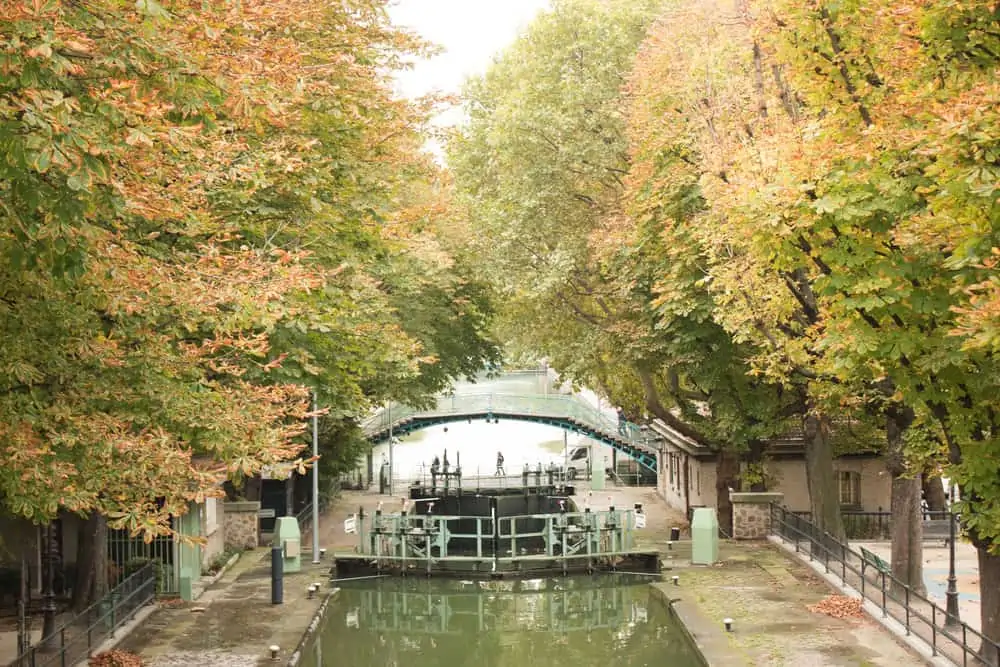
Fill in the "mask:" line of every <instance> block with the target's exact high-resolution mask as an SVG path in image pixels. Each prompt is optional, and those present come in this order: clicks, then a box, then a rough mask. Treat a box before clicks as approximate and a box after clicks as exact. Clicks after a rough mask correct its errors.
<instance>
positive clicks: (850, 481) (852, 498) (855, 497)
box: [837, 470, 861, 507]
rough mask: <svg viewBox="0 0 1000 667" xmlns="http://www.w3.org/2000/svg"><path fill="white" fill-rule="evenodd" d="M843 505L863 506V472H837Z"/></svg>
mask: <svg viewBox="0 0 1000 667" xmlns="http://www.w3.org/2000/svg"><path fill="white" fill-rule="evenodd" d="M837 482H838V487H839V489H840V504H841V506H842V507H861V473H858V472H854V471H852V470H841V471H840V472H838V473H837Z"/></svg>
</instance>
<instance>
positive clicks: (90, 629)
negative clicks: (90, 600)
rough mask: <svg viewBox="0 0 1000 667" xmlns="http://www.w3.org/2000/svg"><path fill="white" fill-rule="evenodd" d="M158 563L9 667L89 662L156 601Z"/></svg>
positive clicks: (83, 612) (36, 666)
mask: <svg viewBox="0 0 1000 667" xmlns="http://www.w3.org/2000/svg"><path fill="white" fill-rule="evenodd" d="M155 567H156V563H147V564H146V565H145V566H143V567H142V568H140V569H139V570H137V571H136V572H135V573H134V574H132V575H130V576H128V577H127V578H125V579H124V580H123V581H122V582H121V583H120V584H118V585H117V586H115V587H114V588H113V589H112V590H111V592H109V593H108V594H107V595H106V596H104V597H103V598H102V599H101V600H99V601H97V602H95V603H94V604H92V605H91V606H89V607H87V608H86V609H84V610H83V611H82V612H80V613H79V614H76V615H75V616H73V618H71V619H70V620H68V621H66V622H65V623H63V624H62V625H61V626H60V627H59V628H58V629H56V630H55V632H53V633H51V634H50V635H48V636H47V637H43V638H41V639H40V640H39V642H38V644H37V645H36V646H33V647H32V648H30V649H28V650H27V651H25V652H24V653H22V654H21V655H20V656H18V657H17V658H16V659H15V660H14V661H13V662H11V663H10V664H9V667H54V666H55V665H59V667H67V666H68V665H69V666H72V665H76V664H77V663H78V662H80V661H82V660H84V659H86V658H87V657H88V656H89V655H90V653H91V651H92V650H93V649H95V648H97V647H98V646H100V645H101V644H102V643H103V642H104V641H105V640H106V639H108V638H109V637H113V636H114V634H115V631H116V630H118V628H120V627H121V626H122V625H124V624H125V623H127V622H128V621H129V620H131V619H132V618H133V617H134V616H135V614H136V612H138V611H139V609H141V608H142V607H144V606H146V605H147V604H149V603H151V602H152V601H153V600H154V599H155V598H156V578H157V577H156V569H155Z"/></svg>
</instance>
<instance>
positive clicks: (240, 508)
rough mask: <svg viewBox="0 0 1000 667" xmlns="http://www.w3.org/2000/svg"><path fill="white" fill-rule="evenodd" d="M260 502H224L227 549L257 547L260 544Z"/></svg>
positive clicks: (223, 513)
mask: <svg viewBox="0 0 1000 667" xmlns="http://www.w3.org/2000/svg"><path fill="white" fill-rule="evenodd" d="M259 512H260V503H259V502H253V501H246V500H244V501H236V502H227V503H224V509H223V512H222V515H223V519H222V521H223V525H224V526H225V528H224V530H225V535H226V549H241V550H242V549H256V548H257V547H258V546H259V545H260V518H259V516H258V513H259Z"/></svg>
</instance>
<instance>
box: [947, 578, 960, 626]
mask: <svg viewBox="0 0 1000 667" xmlns="http://www.w3.org/2000/svg"><path fill="white" fill-rule="evenodd" d="M955 583H956V582H955V581H954V580H952V579H949V580H948V592H947V593H945V599H946V600H947V603H946V604H945V612H946V613H947V616H946V617H945V621H944V624H945V626H947V627H955V626H958V625H961V624H962V619H961V618H960V616H959V611H958V590H957V589H956V587H955Z"/></svg>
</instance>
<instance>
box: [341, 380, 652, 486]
mask: <svg viewBox="0 0 1000 667" xmlns="http://www.w3.org/2000/svg"><path fill="white" fill-rule="evenodd" d="M477 414H486V415H489V416H492V417H495V418H502V417H503V416H505V415H510V416H518V417H525V416H529V417H536V418H539V419H552V420H560V421H562V420H570V421H574V422H576V423H577V424H579V425H580V426H582V427H585V428H587V429H589V430H591V431H592V432H594V433H599V434H601V435H602V436H603V437H604V438H607V439H608V442H609V444H612V446H616V447H617V448H619V449H622V451H623V452H624V453H626V454H628V455H630V456H633V455H634V456H636V457H637V460H640V463H642V464H643V465H647V466H648V467H651V469H653V470H655V462H654V461H653V459H654V457H655V453H656V450H655V448H654V447H653V445H652V444H651V443H650V442H649V439H648V438H647V435H646V432H645V431H644V430H643V429H641V428H639V427H638V426H636V425H635V424H631V423H629V422H622V423H619V422H618V420H617V419H615V418H612V417H610V416H609V415H607V414H606V413H605V412H603V411H601V410H598V409H597V408H595V407H594V406H592V405H590V404H589V403H587V402H585V401H583V400H580V399H579V398H577V397H576V396H572V395H570V396H564V395H548V396H545V395H539V394H506V393H496V392H494V393H484V394H451V395H447V396H439V397H438V398H437V403H436V405H434V406H433V407H431V408H428V409H425V410H418V409H416V408H412V407H409V406H406V405H401V404H395V403H394V404H392V405H390V406H388V407H386V408H383V409H381V410H379V411H378V412H376V413H375V414H373V415H371V416H370V417H368V418H367V419H366V420H364V421H363V422H362V424H361V427H362V430H363V431H364V433H365V435H366V436H369V437H371V436H374V435H377V434H379V433H382V434H384V433H386V432H387V431H388V429H389V428H390V427H393V428H398V427H400V426H401V425H402V423H403V422H405V421H407V420H411V419H414V418H421V419H432V418H435V417H449V416H456V415H458V416H460V415H477ZM622 445H625V448H622ZM629 448H631V450H632V451H628V449H629ZM647 459H649V461H647Z"/></svg>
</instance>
